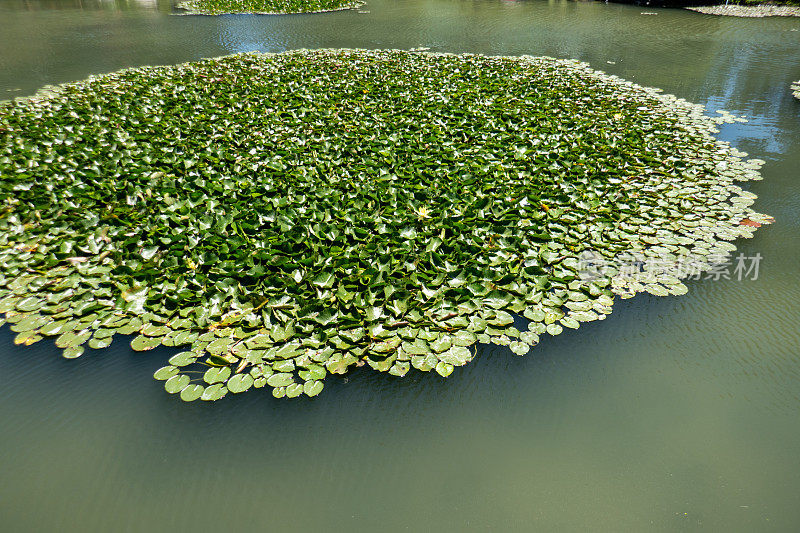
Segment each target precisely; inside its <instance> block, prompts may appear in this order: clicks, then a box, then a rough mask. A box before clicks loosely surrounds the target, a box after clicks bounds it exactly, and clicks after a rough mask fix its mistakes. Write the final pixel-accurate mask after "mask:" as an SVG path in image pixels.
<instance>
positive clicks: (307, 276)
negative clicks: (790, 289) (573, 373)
mask: <svg viewBox="0 0 800 533" xmlns="http://www.w3.org/2000/svg"><path fill="white" fill-rule="evenodd" d="M724 120H735V119H734V118H733V117H731V116H729V115H726V116H723V117H720V118H710V117H707V116H705V115H704V114H703V108H702V107H700V106H697V105H694V104H690V103H688V102H686V101H683V100H680V99H677V98H675V97H672V96H667V95H662V94H660V93H659V92H658V91H657V90H654V89H647V88H643V87H640V86H637V85H634V84H632V83H630V82H626V81H623V80H620V79H619V78H616V77H613V76H608V75H606V74H604V73H601V72H598V71H594V70H592V69H591V68H590V67H589V66H587V65H585V64H582V63H579V62H576V61H567V60H556V59H551V58H535V57H526V56H523V57H486V56H480V55H448V54H435V53H426V52H417V51H364V50H317V51H294V52H287V53H281V54H240V55H234V56H228V57H223V58H217V59H209V60H203V61H198V62H194V63H187V64H183V65H177V66H168V67H144V68H136V69H131V70H126V71H121V72H117V73H113V74H108V75H102V76H97V77H92V78H90V79H88V80H86V81H81V82H77V83H71V84H67V85H63V86H59V87H50V88H48V89H47V90H43V91H42V92H40V93H39V94H37V95H36V96H34V97H30V98H26V99H17V100H15V101H13V102H7V103H3V104H0V208H2V211H0V312H2V313H5V319H4V320H5V321H7V322H9V323H11V329H12V330H13V331H15V332H16V333H17V336H16V340H15V342H16V343H17V344H21V345H29V344H32V343H34V342H37V341H40V340H42V339H43V338H44V337H53V338H55V344H56V345H57V346H58V347H59V348H61V349H63V354H64V356H65V357H68V358H74V357H78V356H81V355H82V354H84V349H85V346H88V347H89V348H92V349H100V348H105V347H107V346H109V345H110V344H111V342H112V339H114V338H115V336H126V335H132V336H133V338H132V341H131V346H132V347H133V349H135V350H151V349H153V348H155V347H157V346H160V345H164V346H169V347H179V348H178V350H176V351H174V352H173V353H174V355H172V356H171V357H169V360H168V361H166V362H165V366H163V368H160V369H159V370H157V371H156V372H155V378H156V379H159V380H163V381H164V382H165V387H166V390H167V391H168V392H170V393H174V394H179V395H180V397H181V398H183V399H184V400H196V399H203V400H217V399H219V398H222V397H223V396H225V395H226V394H228V393H241V392H243V391H245V390H248V389H250V388H262V387H269V388H271V390H272V394H273V395H274V396H276V397H283V396H288V397H295V396H298V395H300V394H306V395H308V396H315V395H317V394H318V393H319V392H320V391H321V390H322V388H323V382H324V380H325V379H326V376H327V375H328V374H344V373H346V372H348V371H349V370H351V369H352V368H354V367H358V366H363V365H368V366H369V367H371V368H373V369H375V370H377V371H380V372H388V373H390V374H393V375H395V376H404V375H405V374H407V373H408V372H412V371H414V370H413V369H416V370H417V371H431V370H433V371H435V372H436V373H438V374H439V375H441V376H448V375H450V373H451V372H453V369H454V367H457V366H461V365H464V364H466V363H468V362H469V361H470V360H471V359H472V358H473V357H475V355H476V353H477V348H476V347H477V345H478V344H481V343H494V344H498V345H504V346H508V347H510V350H511V351H513V352H514V353H516V354H520V355H521V354H525V353H527V352H528V351H529V349H530V348H531V347H533V346H535V345H536V344H537V343H539V342H540V337H542V336H545V335H558V334H560V333H561V332H562V331H563V329H564V328H570V329H575V328H578V326H579V325H580V323H582V322H589V321H594V320H599V319H603V318H605V317H606V316H607V315H608V314H609V313H610V312H611V309H612V305H613V303H614V301H615V299H616V298H617V297H623V298H627V297H631V296H633V295H634V294H636V293H637V292H644V291H646V292H649V293H651V294H654V295H662V296H664V295H668V294H674V295H679V294H684V293H686V291H687V287H686V285H684V284H683V283H682V281H681V278H685V277H686V276H687V275H690V274H691V271H689V270H687V269H686V268H685V266H686V265H688V264H691V266H692V271H695V272H703V271H706V270H709V269H711V268H712V267H713V266H714V262H715V260H716V258H719V257H722V256H725V255H727V254H729V253H730V252H731V251H733V250H734V249H735V246H734V245H733V244H731V241H732V240H734V239H736V238H739V237H750V236H751V235H752V233H753V231H755V228H756V227H758V226H759V225H761V224H763V223H767V222H769V221H770V219H769V217H767V216H765V215H760V214H758V213H755V212H754V211H752V210H751V208H750V205H751V204H752V203H753V199H754V198H755V195H753V194H752V193H749V192H747V191H745V190H743V189H742V188H740V187H738V186H737V185H735V184H734V182H735V181H745V180H751V179H759V178H760V176H759V173H758V171H757V169H758V168H759V165H760V164H761V163H762V162H760V161H758V160H749V161H747V160H745V159H743V158H744V157H745V156H746V154H744V153H742V152H738V151H737V150H735V149H733V148H731V147H730V146H729V145H728V144H727V143H725V142H721V141H719V140H717V139H716V138H715V137H714V133H715V132H716V126H717V124H718V123H719V122H720V121H724ZM587 257H589V258H591V260H590V261H589V262H587V260H586V258H587ZM601 264H602V265H604V266H603V268H597V265H601ZM625 265H636V269H635V272H631V271H629V270H630V269H627V268H623V267H624V266H625ZM2 321H3V319H0V322H2Z"/></svg>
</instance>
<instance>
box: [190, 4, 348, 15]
mask: <svg viewBox="0 0 800 533" xmlns="http://www.w3.org/2000/svg"><path fill="white" fill-rule="evenodd" d="M362 4H363V2H361V1H358V0H355V1H354V0H187V1H185V2H180V3H178V4H177V7H178V8H180V9H183V10H185V11H186V12H187V14H190V15H225V14H236V13H253V14H262V15H284V14H291V13H321V12H325V11H340V10H343V9H351V8H354V7H358V6H360V5H362Z"/></svg>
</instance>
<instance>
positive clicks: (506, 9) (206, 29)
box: [0, 0, 800, 532]
mask: <svg viewBox="0 0 800 533" xmlns="http://www.w3.org/2000/svg"><path fill="white" fill-rule="evenodd" d="M361 11H366V12H357V11H348V12H340V13H330V14H320V15H291V16H266V17H258V16H225V17H176V16H171V15H170V13H171V12H172V7H171V3H170V2H163V1H159V2H129V3H127V2H91V1H89V2H87V1H83V0H73V1H58V0H55V1H49V2H48V1H42V2H38V1H22V0H0V99H7V98H12V97H15V96H24V95H28V94H32V93H33V92H34V91H35V90H36V89H37V88H39V87H40V86H42V85H44V84H51V83H61V82H66V81H71V80H78V79H82V78H85V77H86V76H88V75H90V74H93V73H101V72H110V71H114V70H117V69H120V68H124V67H129V66H138V65H150V64H173V63H178V62H184V61H190V60H195V59H199V58H203V57H213V56H219V55H224V54H230V53H235V52H241V51H250V50H261V51H281V50H289V49H296V48H320V47H359V48H374V49H377V48H403V49H408V48H413V47H429V48H431V50H433V51H447V52H478V53H485V54H503V55H518V54H530V55H549V56H554V57H560V58H575V59H580V60H583V61H587V62H589V63H590V64H591V65H592V66H593V67H595V68H598V69H601V70H605V71H607V72H609V73H612V74H616V75H619V76H621V77H623V78H626V79H629V80H632V81H634V82H636V83H639V84H641V85H645V86H655V87H660V88H662V89H664V90H665V91H666V92H668V93H672V94H675V95H677V96H679V97H683V98H686V99H687V100H689V101H692V102H697V103H700V104H704V105H707V106H708V108H709V110H711V111H713V110H716V109H725V110H728V111H730V112H732V113H735V114H737V115H745V116H747V117H748V118H749V120H750V122H748V123H744V124H738V123H737V124H727V125H723V126H722V128H721V130H722V131H721V134H720V137H721V138H723V139H724V140H727V141H730V142H731V143H732V144H733V145H734V146H735V147H737V148H739V149H740V150H743V151H746V152H748V153H749V154H750V155H751V156H752V157H757V158H761V159H763V160H765V161H766V164H765V165H764V167H763V168H762V170H761V173H762V175H763V176H764V181H759V182H748V183H745V184H744V187H745V188H746V189H748V190H751V191H753V192H754V193H756V194H758V196H759V198H758V200H757V202H756V204H755V206H754V207H755V208H756V209H757V210H758V211H761V212H764V213H769V214H770V215H772V216H774V217H775V219H776V222H775V224H774V225H772V226H769V227H765V228H763V229H761V230H759V231H758V232H756V234H755V238H753V239H751V240H746V241H742V240H740V241H737V245H738V246H739V250H738V251H737V254H738V253H739V252H741V253H742V254H744V256H745V257H747V258H755V257H760V258H761V259H760V262H759V263H758V265H759V272H758V276H757V279H752V278H753V277H755V275H754V272H750V273H749V274H748V275H747V276H743V278H744V279H737V278H738V276H737V274H735V273H734V269H733V268H731V269H730V272H729V274H730V275H729V276H728V277H729V278H730V279H725V278H724V277H721V278H720V279H716V280H715V279H708V280H698V281H690V282H688V285H689V294H688V295H686V296H682V297H665V298H659V297H655V296H649V295H638V296H636V297H635V298H634V299H632V300H625V301H623V302H621V303H618V304H617V305H616V307H615V309H614V312H613V313H612V314H611V315H610V316H609V318H608V319H606V320H605V321H602V322H593V323H591V324H586V325H584V326H583V327H581V328H580V329H579V330H577V331H569V332H565V333H563V334H562V335H559V336H558V337H553V338H544V339H543V342H542V343H541V344H540V345H539V346H538V347H536V348H535V349H534V350H533V351H531V353H529V354H528V355H527V356H525V357H517V356H515V355H513V354H512V353H511V352H510V350H508V349H506V348H499V347H495V346H492V347H484V348H483V349H481V350H479V354H478V356H477V357H476V359H475V361H473V362H472V363H470V364H469V365H467V366H465V367H463V368H458V369H456V371H455V372H454V373H453V374H452V375H451V376H450V377H449V378H447V379H446V380H445V379H441V378H439V377H438V376H436V375H433V374H421V373H413V372H412V373H410V374H409V375H408V376H406V377H405V378H402V379H398V378H395V377H393V376H388V375H385V374H379V373H376V372H373V371H371V370H369V369H362V370H360V371H357V372H355V373H351V374H349V375H348V377H347V378H342V377H339V376H331V377H329V378H328V380H326V390H325V394H323V395H322V396H320V397H317V398H314V399H307V398H306V399H297V400H276V399H273V398H272V397H271V396H270V395H269V393H263V394H262V393H260V392H259V391H251V392H249V393H247V394H245V395H241V396H236V397H228V398H225V399H224V400H222V401H220V402H216V403H213V404H208V403H204V404H198V403H193V404H185V403H182V402H180V401H179V400H177V399H176V398H175V397H173V396H169V395H167V394H165V393H164V391H163V387H162V384H161V383H159V382H156V381H154V380H153V379H152V377H151V376H152V372H153V371H155V370H156V369H157V368H159V367H160V366H162V365H163V362H164V360H165V359H166V358H167V357H168V356H169V354H170V353H173V352H175V351H177V350H174V349H168V348H163V347H162V348H159V349H156V350H154V351H151V352H146V353H137V352H133V351H132V350H131V349H130V348H128V347H127V346H126V344H125V343H123V342H118V343H116V344H115V345H114V346H113V347H112V348H110V349H109V350H107V351H98V352H91V353H87V354H86V355H84V356H83V357H81V358H79V359H77V360H74V361H67V360H64V359H62V358H61V357H60V355H59V351H58V350H57V349H56V348H55V347H54V346H53V344H52V341H45V342H40V343H38V344H36V345H34V346H32V347H27V348H18V347H15V346H14V345H13V342H12V339H13V335H14V334H13V333H12V332H11V331H10V330H9V329H8V326H3V327H2V329H0V425H1V426H2V427H3V428H4V431H3V441H2V451H0V472H2V477H3V483H2V485H0V516H2V517H3V523H4V526H5V528H7V529H8V530H9V531H15V532H16V531H53V530H57V531H73V530H74V531H109V530H117V529H127V530H132V531H141V530H154V531H161V530H166V529H173V530H180V531H184V530H186V531H189V530H193V531H211V530H219V529H222V528H227V529H229V530H233V531H240V530H244V529H245V528H259V529H269V530H281V531H308V530H310V529H312V528H317V529H325V530H336V531H338V530H350V531H352V530H356V531H373V530H378V529H380V530H383V531H399V530H416V529H425V530H442V531H462V530H466V529H489V528H493V529H498V530H519V531H530V530H532V529H535V528H537V529H547V530H550V529H558V530H587V529H591V530H657V531H658V530H664V531H673V530H676V529H680V530H730V531H752V530H754V529H757V530H759V531H761V530H767V531H771V530H775V531H786V530H796V528H797V526H798V524H800V511H799V510H798V506H797V496H796V494H797V493H798V490H800V476H798V474H797V472H798V467H800V464H799V463H800V454H799V453H798V452H800V446H798V444H797V442H799V441H800V423H798V414H800V328H798V326H797V324H798V321H800V304H798V302H800V269H799V268H798V264H800V212H799V211H800V183H798V179H797V168H800V102H798V101H797V100H795V99H793V98H792V95H791V91H790V89H789V88H790V85H791V83H792V82H793V81H794V80H797V79H800V54H799V53H798V50H800V19H792V18H787V19H755V20H751V19H734V18H726V17H712V16H704V15H699V14H696V13H691V12H683V11H678V10H662V9H652V8H640V7H635V6H622V5H613V4H604V3H599V2H598V3H575V2H560V1H559V2H544V1H534V0H529V1H520V2H502V1H495V0H491V1H490V0H482V1H459V0H402V1H386V0H369V1H368V3H367V5H366V6H364V7H363V8H362V9H361ZM645 13H655V14H645ZM759 254H760V255H759Z"/></svg>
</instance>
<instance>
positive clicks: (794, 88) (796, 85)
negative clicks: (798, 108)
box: [792, 81, 800, 99]
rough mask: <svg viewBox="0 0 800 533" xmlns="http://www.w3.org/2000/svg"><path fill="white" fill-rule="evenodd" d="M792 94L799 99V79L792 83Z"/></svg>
mask: <svg viewBox="0 0 800 533" xmlns="http://www.w3.org/2000/svg"><path fill="white" fill-rule="evenodd" d="M792 94H793V95H794V97H795V98H797V99H800V81H796V82H794V83H793V84H792Z"/></svg>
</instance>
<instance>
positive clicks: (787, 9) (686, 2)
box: [612, 0, 800, 18]
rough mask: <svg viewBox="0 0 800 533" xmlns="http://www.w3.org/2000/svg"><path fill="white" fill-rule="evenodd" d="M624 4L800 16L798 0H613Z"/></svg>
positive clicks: (726, 13) (756, 15)
mask: <svg viewBox="0 0 800 533" xmlns="http://www.w3.org/2000/svg"><path fill="white" fill-rule="evenodd" d="M612 1H615V2H617V3H622V4H635V5H637V6H642V7H667V8H682V9H688V10H690V11H695V12H697V13H703V14H706V15H722V16H733V17H747V18H763V17H797V16H800V2H799V1H797V0H777V1H773V2H758V1H754V0H741V1H739V2H729V3H727V4H726V3H724V2H717V3H708V4H706V3H704V2H702V1H696V0H677V1H673V0H612Z"/></svg>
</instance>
